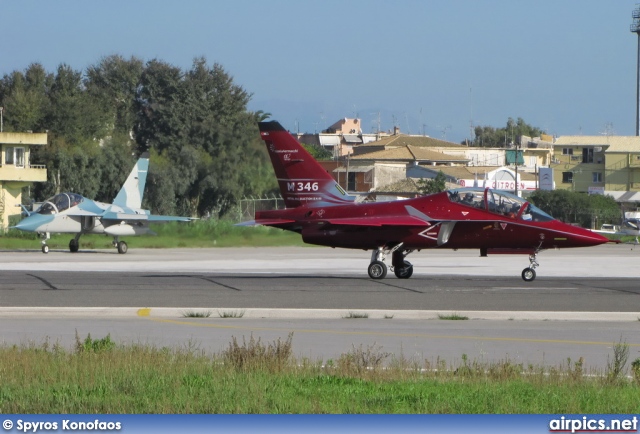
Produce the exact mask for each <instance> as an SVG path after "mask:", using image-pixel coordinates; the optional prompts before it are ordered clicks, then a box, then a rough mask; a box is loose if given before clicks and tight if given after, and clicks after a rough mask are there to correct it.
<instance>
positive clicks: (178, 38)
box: [0, 0, 638, 142]
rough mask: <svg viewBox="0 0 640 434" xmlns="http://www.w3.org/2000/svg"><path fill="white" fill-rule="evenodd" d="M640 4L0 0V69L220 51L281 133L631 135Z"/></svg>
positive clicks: (216, 57) (218, 59)
mask: <svg viewBox="0 0 640 434" xmlns="http://www.w3.org/2000/svg"><path fill="white" fill-rule="evenodd" d="M637 1H638V0H616V1H611V0H607V1H604V0H600V1H598V0H580V1H569V0H535V1H531V0H529V1H526V0H493V1H489V0H438V1H430V0H395V1H382V0H339V1H338V0H322V1H305V0H296V1H294V0H291V1H285V0H270V1H254V0H229V1H189V0H182V1H180V2H163V1H157V0H127V1H124V0H113V1H108V2H107V1H86V0H84V1H79V0H73V1H65V0H59V1H34V0H21V1H14V0H0V23H1V26H0V28H1V29H2V35H1V36H0V76H2V75H5V74H8V73H10V72H11V71H14V70H24V69H26V68H27V67H28V65H29V64H31V63H34V62H39V63H41V64H43V65H44V67H45V68H46V69H47V70H48V71H50V72H54V71H55V69H56V68H57V66H58V65H59V64H61V63H66V64H69V65H71V67H73V68H74V69H77V70H85V68H86V67H87V66H89V65H93V64H96V63H98V62H99V61H100V59H101V58H102V57H104V56H108V55H111V54H120V55H122V56H125V57H130V56H132V55H133V56H138V57H140V58H142V59H143V60H144V61H148V60H151V59H154V58H157V59H160V60H163V61H165V62H168V63H171V64H173V65H176V66H179V67H181V68H183V69H189V68H190V67H191V64H192V61H193V59H194V58H195V57H198V56H204V57H205V58H206V59H207V61H208V62H209V64H213V63H220V64H221V65H222V66H223V67H224V68H225V70H226V71H227V72H228V73H229V74H230V75H232V76H233V77H234V81H235V83H236V84H238V85H240V86H242V87H243V88H244V89H245V90H247V91H248V92H250V93H252V94H253V97H252V100H251V103H250V105H249V108H250V109H251V110H263V111H265V112H269V113H271V114H272V119H276V120H279V121H280V122H281V123H282V124H283V125H284V126H285V127H286V128H288V129H290V130H292V131H293V130H299V131H301V132H314V131H319V130H321V129H323V128H326V127H327V126H329V125H331V124H332V123H333V122H335V121H337V120H338V119H340V118H343V117H356V116H357V117H359V118H361V119H362V121H363V127H364V129H365V132H372V131H373V130H374V129H376V128H377V125H378V118H379V120H380V127H381V128H382V129H383V130H388V129H390V128H392V127H393V125H394V124H395V125H397V126H399V127H400V129H401V131H402V132H409V133H411V134H418V133H423V132H426V134H428V135H430V136H433V137H438V138H446V139H447V140H451V141H456V142H458V141H461V140H464V139H465V138H469V137H472V136H471V131H470V126H471V125H472V124H473V125H490V126H493V127H504V126H505V125H506V122H507V119H508V118H509V117H513V118H518V117H521V118H523V119H524V120H525V121H526V122H527V123H529V124H531V125H534V126H537V127H540V128H542V129H544V130H546V131H547V132H548V133H550V134H556V135H568V134H569V135H573V134H585V135H598V134H604V133H605V131H610V132H613V133H614V134H618V135H634V134H635V116H636V115H635V98H636V62H637V52H638V37H637V36H636V35H635V34H633V33H631V32H630V31H629V26H630V24H631V23H632V18H631V13H632V11H633V10H634V9H635V8H637V6H636V2H637Z"/></svg>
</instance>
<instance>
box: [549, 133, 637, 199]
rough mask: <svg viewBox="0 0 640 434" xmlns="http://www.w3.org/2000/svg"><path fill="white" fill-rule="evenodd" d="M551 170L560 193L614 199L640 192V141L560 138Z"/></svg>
mask: <svg viewBox="0 0 640 434" xmlns="http://www.w3.org/2000/svg"><path fill="white" fill-rule="evenodd" d="M550 167H551V168H553V169H554V181H555V183H556V188H558V189H566V190H572V191H579V192H592V193H606V194H612V195H613V196H614V197H616V194H615V192H618V193H617V195H621V194H623V193H626V192H631V191H640V137H637V136H560V137H558V138H556V140H555V142H554V153H553V161H552V163H551V165H550Z"/></svg>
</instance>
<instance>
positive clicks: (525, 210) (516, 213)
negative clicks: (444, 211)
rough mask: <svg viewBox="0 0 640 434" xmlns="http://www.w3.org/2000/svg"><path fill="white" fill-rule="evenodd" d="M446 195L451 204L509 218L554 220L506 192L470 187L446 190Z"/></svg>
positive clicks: (541, 220) (537, 220) (538, 220)
mask: <svg viewBox="0 0 640 434" xmlns="http://www.w3.org/2000/svg"><path fill="white" fill-rule="evenodd" d="M447 193H448V194H449V200H451V201H452V202H457V203H460V204H462V205H467V206H470V207H474V208H478V209H481V210H483V211H489V212H492V213H496V214H502V215H503V216H506V217H509V218H513V219H520V220H532V221H536V222H547V221H551V220H554V218H553V217H551V216H550V215H549V214H547V213H546V212H544V211H542V210H541V209H540V208H538V207H536V206H534V205H532V204H530V203H529V202H527V201H526V200H524V199H522V198H521V197H518V196H516V195H515V194H512V193H508V192H506V191H502V190H491V189H488V188H486V189H483V188H473V187H471V188H458V189H455V190H448V191H447Z"/></svg>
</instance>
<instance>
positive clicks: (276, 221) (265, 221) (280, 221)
mask: <svg viewBox="0 0 640 434" xmlns="http://www.w3.org/2000/svg"><path fill="white" fill-rule="evenodd" d="M295 222H296V221H295V220H289V219H258V220H249V221H246V222H242V223H236V224H235V225H234V226H275V225H286V224H289V223H295Z"/></svg>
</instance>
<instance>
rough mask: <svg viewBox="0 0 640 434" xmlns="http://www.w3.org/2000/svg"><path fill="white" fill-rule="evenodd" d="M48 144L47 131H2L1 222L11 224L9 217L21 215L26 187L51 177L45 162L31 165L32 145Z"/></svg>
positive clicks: (5, 227)
mask: <svg viewBox="0 0 640 434" xmlns="http://www.w3.org/2000/svg"><path fill="white" fill-rule="evenodd" d="M46 144H47V134H46V133H0V223H1V224H2V229H3V230H6V229H7V227H8V226H9V216H10V215H14V214H20V212H21V210H20V208H19V205H20V203H22V189H23V188H24V187H26V186H27V185H29V184H30V183H32V182H42V181H46V180H47V169H46V167H45V166H43V165H34V164H31V146H43V145H46Z"/></svg>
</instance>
